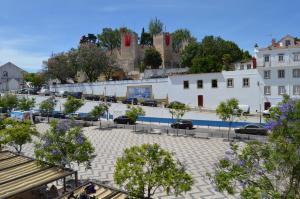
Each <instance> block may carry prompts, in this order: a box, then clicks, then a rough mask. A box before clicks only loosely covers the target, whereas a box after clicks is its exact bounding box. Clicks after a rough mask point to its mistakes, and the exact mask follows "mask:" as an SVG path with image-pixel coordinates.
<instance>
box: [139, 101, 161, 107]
mask: <svg viewBox="0 0 300 199" xmlns="http://www.w3.org/2000/svg"><path fill="white" fill-rule="evenodd" d="M141 104H142V105H143V106H153V107H157V101H155V100H146V101H144V102H142V103H141Z"/></svg>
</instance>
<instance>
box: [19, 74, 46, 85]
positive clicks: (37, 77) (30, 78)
mask: <svg viewBox="0 0 300 199" xmlns="http://www.w3.org/2000/svg"><path fill="white" fill-rule="evenodd" d="M23 78H24V81H26V82H30V83H31V85H32V86H33V87H35V88H40V87H42V85H43V84H44V83H45V77H44V74H43V73H25V74H24V77H23Z"/></svg>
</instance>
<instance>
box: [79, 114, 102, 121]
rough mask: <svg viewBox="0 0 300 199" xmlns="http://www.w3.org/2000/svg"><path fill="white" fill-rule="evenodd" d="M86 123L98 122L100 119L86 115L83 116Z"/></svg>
mask: <svg viewBox="0 0 300 199" xmlns="http://www.w3.org/2000/svg"><path fill="white" fill-rule="evenodd" d="M82 119H83V120H84V121H98V120H99V118H98V117H95V116H93V115H91V114H86V115H85V116H83V118H82Z"/></svg>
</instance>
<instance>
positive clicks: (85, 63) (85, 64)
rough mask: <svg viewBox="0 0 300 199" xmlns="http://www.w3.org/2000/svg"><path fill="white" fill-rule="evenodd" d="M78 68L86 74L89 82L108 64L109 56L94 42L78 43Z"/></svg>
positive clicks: (96, 77)
mask: <svg viewBox="0 0 300 199" xmlns="http://www.w3.org/2000/svg"><path fill="white" fill-rule="evenodd" d="M77 61H78V62H77V63H78V68H79V69H80V70H81V71H82V72H84V73H85V74H86V75H87V78H88V80H89V82H94V81H96V80H97V79H98V77H99V76H100V74H101V73H102V72H103V71H104V70H105V68H106V67H107V66H108V65H109V64H110V62H109V57H108V56H107V55H106V54H105V52H104V51H103V50H101V48H100V47H98V46H97V45H95V44H90V43H85V44H82V45H80V47H79V49H78V58H77Z"/></svg>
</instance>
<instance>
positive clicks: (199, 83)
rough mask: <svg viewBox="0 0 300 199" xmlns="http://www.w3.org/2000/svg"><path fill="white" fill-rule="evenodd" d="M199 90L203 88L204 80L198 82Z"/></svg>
mask: <svg viewBox="0 0 300 199" xmlns="http://www.w3.org/2000/svg"><path fill="white" fill-rule="evenodd" d="M197 88H203V81H202V80H198V81H197Z"/></svg>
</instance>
